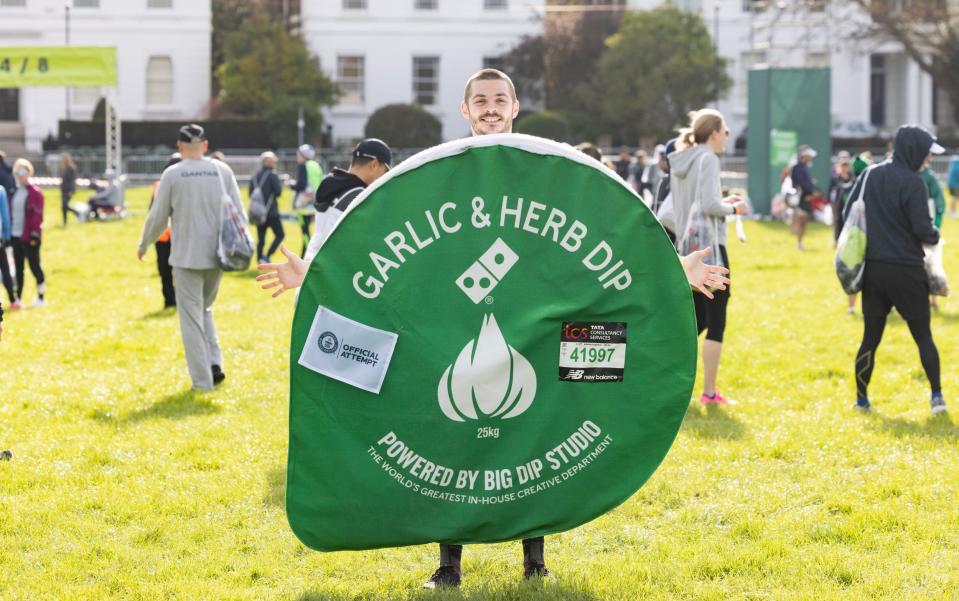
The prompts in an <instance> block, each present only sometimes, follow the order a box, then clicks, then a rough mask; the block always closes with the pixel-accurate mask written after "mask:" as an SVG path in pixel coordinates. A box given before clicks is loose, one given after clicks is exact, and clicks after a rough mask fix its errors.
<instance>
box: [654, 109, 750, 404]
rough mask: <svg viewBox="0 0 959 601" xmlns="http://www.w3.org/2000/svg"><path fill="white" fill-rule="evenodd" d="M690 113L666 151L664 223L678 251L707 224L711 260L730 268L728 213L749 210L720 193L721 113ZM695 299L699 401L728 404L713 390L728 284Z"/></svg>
mask: <svg viewBox="0 0 959 601" xmlns="http://www.w3.org/2000/svg"><path fill="white" fill-rule="evenodd" d="M689 117H690V124H689V127H688V128H686V129H683V130H681V131H680V133H679V140H678V142H677V143H676V149H677V150H676V152H674V153H672V154H671V155H669V165H670V168H671V170H670V176H669V177H670V189H671V193H672V195H673V211H672V214H671V215H664V216H663V222H664V224H666V225H668V226H669V227H671V228H673V231H674V232H676V237H677V241H676V247H677V249H678V250H679V254H681V255H685V254H688V253H689V252H691V251H693V250H698V249H695V248H688V246H689V245H688V243H687V242H688V241H689V239H690V237H691V235H696V234H697V233H701V232H696V231H692V230H696V229H697V228H701V227H703V226H705V228H706V229H707V230H708V231H709V232H712V233H713V236H714V237H715V243H716V245H717V246H718V251H719V252H718V254H719V256H718V257H715V259H714V260H718V262H721V263H722V265H724V266H725V267H727V268H728V267H729V257H728V256H727V254H726V216H727V215H734V214H735V215H745V214H746V213H747V212H748V206H747V205H746V202H745V201H744V200H743V199H742V198H740V197H739V196H727V197H726V198H723V196H722V184H721V183H720V180H719V167H720V165H719V156H718V155H719V154H721V153H722V152H723V151H724V150H725V147H726V140H727V138H728V137H729V129H728V128H727V127H726V121H725V119H723V116H722V114H721V113H720V112H719V111H716V110H713V109H702V110H699V111H694V112H692V113H690V114H689ZM697 200H698V201H699V210H700V211H701V212H702V214H703V216H704V219H696V220H694V219H692V217H693V212H694V208H695V207H694V206H693V205H694V203H695V202H696V201H697ZM684 246H686V248H684ZM714 252H715V251H714ZM693 298H694V300H695V305H696V325H697V327H698V328H699V332H700V333H702V332H703V331H705V332H706V340H705V342H703V394H702V396H701V397H700V398H699V400H700V402H701V403H702V404H704V405H728V404H729V401H728V400H727V399H726V397H724V396H723V395H721V394H719V391H718V390H716V376H717V374H718V373H719V357H720V354H721V352H722V346H723V334H724V332H725V329H726V306H727V304H728V303H729V289H728V288H727V289H726V290H717V291H715V293H714V297H713V298H711V299H710V298H707V297H706V296H704V295H701V294H694V295H693Z"/></svg>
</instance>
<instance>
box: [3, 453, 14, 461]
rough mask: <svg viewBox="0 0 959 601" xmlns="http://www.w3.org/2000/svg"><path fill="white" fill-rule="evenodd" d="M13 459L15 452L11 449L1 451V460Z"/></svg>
mask: <svg viewBox="0 0 959 601" xmlns="http://www.w3.org/2000/svg"><path fill="white" fill-rule="evenodd" d="M11 459H13V453H11V452H10V451H0V461H10V460H11Z"/></svg>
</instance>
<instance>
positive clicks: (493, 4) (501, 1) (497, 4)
mask: <svg viewBox="0 0 959 601" xmlns="http://www.w3.org/2000/svg"><path fill="white" fill-rule="evenodd" d="M483 8H484V9H485V10H503V9H505V8H506V0H483Z"/></svg>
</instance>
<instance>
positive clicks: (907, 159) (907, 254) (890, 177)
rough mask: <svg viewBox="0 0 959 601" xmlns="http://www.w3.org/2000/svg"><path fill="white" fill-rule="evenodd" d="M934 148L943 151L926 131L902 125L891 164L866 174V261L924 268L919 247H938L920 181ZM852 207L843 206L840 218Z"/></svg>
mask: <svg viewBox="0 0 959 601" xmlns="http://www.w3.org/2000/svg"><path fill="white" fill-rule="evenodd" d="M934 145H935V149H937V150H939V149H941V148H942V147H941V146H939V145H938V144H936V143H935V138H933V137H932V134H930V133H929V132H928V131H926V130H925V129H923V128H921V127H918V126H911V125H904V126H902V127H900V128H899V130H898V131H897V132H896V137H895V139H894V140H893V156H892V159H891V160H888V161H885V162H883V163H881V164H879V165H877V166H876V167H874V168H873V169H872V171H870V174H869V184H868V187H867V188H866V192H865V194H864V195H863V200H864V201H865V205H866V223H867V224H868V228H869V230H868V232H869V244H868V245H867V246H866V261H879V262H883V263H894V264H898V265H915V266H918V267H922V265H923V256H924V255H923V252H922V245H923V244H936V243H937V242H939V232H938V231H937V230H936V229H935V228H934V227H933V226H932V222H931V221H930V220H929V192H928V190H927V189H926V185H925V183H924V182H923V181H922V178H921V177H920V176H919V170H920V168H921V167H922V165H923V163H924V162H925V160H926V157H927V156H928V155H929V152H930V151H931V150H933V149H934ZM940 151H941V150H940ZM864 179H865V178H862V177H861V178H859V180H858V181H857V182H856V185H855V187H853V189H852V192H850V193H849V198H858V197H859V188H860V186H862V183H863V181H864ZM851 206H852V203H846V211H845V215H844V217H848V214H849V208H850V207H851Z"/></svg>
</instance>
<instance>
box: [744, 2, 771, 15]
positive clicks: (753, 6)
mask: <svg viewBox="0 0 959 601" xmlns="http://www.w3.org/2000/svg"><path fill="white" fill-rule="evenodd" d="M768 7H769V1H768V0H743V12H744V13H761V12H763V11H764V10H766V9H767V8H768Z"/></svg>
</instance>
